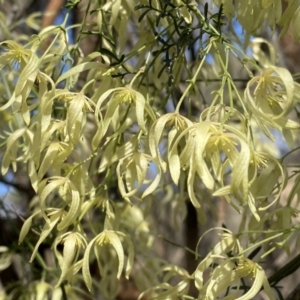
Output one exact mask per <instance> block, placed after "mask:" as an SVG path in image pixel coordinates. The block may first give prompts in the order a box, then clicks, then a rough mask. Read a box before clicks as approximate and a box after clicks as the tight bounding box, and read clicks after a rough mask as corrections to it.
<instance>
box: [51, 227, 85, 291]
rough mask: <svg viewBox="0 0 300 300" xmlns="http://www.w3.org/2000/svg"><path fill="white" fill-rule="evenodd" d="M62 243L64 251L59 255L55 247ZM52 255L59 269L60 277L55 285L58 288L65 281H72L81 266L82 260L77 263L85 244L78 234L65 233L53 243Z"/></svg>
mask: <svg viewBox="0 0 300 300" xmlns="http://www.w3.org/2000/svg"><path fill="white" fill-rule="evenodd" d="M60 243H63V245H64V249H63V253H62V254H61V253H60V252H59V251H58V250H57V245H58V244H60ZM53 245H54V253H55V256H56V258H57V260H58V263H59V266H60V268H61V275H60V278H59V280H58V282H57V284H56V287H57V286H59V285H60V284H61V283H62V282H63V281H64V280H65V279H67V280H68V281H69V282H70V281H71V280H72V277H73V275H74V274H76V273H77V272H78V271H79V269H80V268H81V265H82V260H81V261H77V260H78V257H79V254H80V250H81V249H83V248H86V246H87V242H86V240H85V238H84V237H83V236H82V235H81V234H80V233H79V232H67V233H64V234H62V235H60V236H58V237H57V238H56V239H55V241H54V244H53Z"/></svg>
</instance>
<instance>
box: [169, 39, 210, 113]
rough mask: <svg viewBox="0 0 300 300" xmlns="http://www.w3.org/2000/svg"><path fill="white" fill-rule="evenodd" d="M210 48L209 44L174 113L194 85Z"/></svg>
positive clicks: (177, 110)
mask: <svg viewBox="0 0 300 300" xmlns="http://www.w3.org/2000/svg"><path fill="white" fill-rule="evenodd" d="M211 46H212V44H211V43H210V44H209V45H208V46H207V47H206V49H205V55H204V56H203V58H202V60H201V62H200V64H199V66H198V69H197V70H196V72H195V75H194V77H193V78H192V79H191V80H190V83H189V85H188V86H187V88H186V89H185V91H184V93H183V94H182V96H181V97H180V99H179V101H178V104H177V106H176V109H175V113H178V112H179V109H180V106H181V104H182V102H183V100H184V98H185V96H186V95H187V93H188V92H189V90H190V89H191V87H192V86H194V85H195V83H196V79H197V77H198V75H199V73H200V70H201V68H202V65H203V63H204V61H205V58H206V55H207V54H208V52H209V50H210V48H211Z"/></svg>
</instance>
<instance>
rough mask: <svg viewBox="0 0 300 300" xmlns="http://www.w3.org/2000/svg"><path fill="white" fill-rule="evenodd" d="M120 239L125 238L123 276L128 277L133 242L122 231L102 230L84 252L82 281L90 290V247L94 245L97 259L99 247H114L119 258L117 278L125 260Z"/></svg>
mask: <svg viewBox="0 0 300 300" xmlns="http://www.w3.org/2000/svg"><path fill="white" fill-rule="evenodd" d="M121 239H122V240H125V241H126V242H127V245H128V259H127V265H126V272H125V276H126V278H128V276H129V274H130V272H131V269H132V265H133V258H134V247H133V244H132V242H131V240H130V238H128V237H127V236H126V235H125V234H124V233H123V232H120V231H113V230H104V231H103V232H102V233H100V234H99V235H97V236H96V237H95V238H94V239H92V240H91V242H90V243H89V245H88V246H87V249H86V251H85V253H84V257H83V265H82V274H83V279H84V282H85V284H86V286H87V288H88V289H89V290H91V287H92V277H91V274H90V262H89V258H90V251H91V249H92V247H94V251H95V256H96V258H97V260H99V258H100V255H101V247H103V246H105V245H111V246H112V247H113V248H114V250H115V251H116V253H117V256H118V260H119V266H118V273H117V278H120V276H121V273H122V270H123V267H124V261H125V257H124V250H123V246H122V242H121ZM98 265H99V266H100V265H101V264H100V262H99V261H98Z"/></svg>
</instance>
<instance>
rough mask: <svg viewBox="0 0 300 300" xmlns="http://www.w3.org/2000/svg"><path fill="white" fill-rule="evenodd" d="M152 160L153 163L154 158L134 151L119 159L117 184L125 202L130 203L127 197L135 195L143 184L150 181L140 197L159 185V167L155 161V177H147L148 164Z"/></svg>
mask: <svg viewBox="0 0 300 300" xmlns="http://www.w3.org/2000/svg"><path fill="white" fill-rule="evenodd" d="M153 162H154V163H155V160H154V159H153V158H152V157H151V156H150V155H149V154H146V153H142V152H134V153H132V154H130V155H128V156H126V157H124V158H121V159H120V160H119V163H118V166H117V175H118V186H119V190H120V192H121V195H122V197H123V198H124V199H125V200H126V201H127V202H129V203H130V199H129V197H131V196H133V195H135V194H136V193H137V192H138V191H139V190H140V188H141V186H142V185H143V184H145V185H148V184H149V183H150V184H149V185H148V187H147V188H146V189H145V191H144V192H143V194H142V196H141V198H144V197H146V196H147V195H149V194H151V193H152V192H153V191H154V190H155V189H156V188H157V186H158V185H159V183H160V179H161V169H160V166H159V165H158V164H157V163H156V169H157V173H156V175H155V178H154V179H152V178H149V179H147V172H148V169H149V166H150V164H151V163H153ZM149 177H150V176H149Z"/></svg>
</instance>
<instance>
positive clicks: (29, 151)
mask: <svg viewBox="0 0 300 300" xmlns="http://www.w3.org/2000/svg"><path fill="white" fill-rule="evenodd" d="M79 2H80V1H68V3H67V4H66V7H67V8H68V9H69V11H72V9H74V8H75V7H76V6H77V5H78V4H79ZM211 2H212V1H211ZM286 2H287V8H286V9H285V10H284V11H282V8H281V1H280V0H277V1H274V0H272V1H267V0H260V1H257V0H255V1H244V0H241V1H232V0H215V1H214V3H205V2H202V1H183V0H172V1H171V0H170V1H169V0H141V1H140V2H134V1H132V0H126V1H121V0H115V1H112V0H106V1H104V0H103V1H91V0H90V1H89V2H88V6H87V10H86V13H85V18H84V20H83V23H82V24H81V25H80V31H79V35H78V38H77V40H76V43H75V44H74V45H70V44H69V42H68V36H67V32H68V31H70V30H71V28H73V27H76V28H77V27H78V26H74V25H72V26H71V27H66V20H65V21H64V22H63V24H61V25H60V26H51V27H48V28H44V29H42V30H41V31H40V32H39V33H38V34H33V35H31V36H24V35H23V36H20V35H18V34H15V33H13V31H12V30H10V28H6V31H5V32H6V40H5V41H3V42H1V44H0V46H1V49H2V50H1V56H0V69H1V71H0V72H1V83H0V90H1V107H0V111H1V113H2V118H4V119H5V122H3V123H2V124H1V135H2V136H1V138H2V141H1V145H2V147H3V158H2V168H1V172H2V174H3V176H4V178H5V175H6V174H9V173H10V172H11V171H13V172H15V173H16V174H17V173H18V172H21V173H22V174H23V176H26V178H29V180H30V183H31V186H32V188H33V190H34V192H35V195H36V196H35V197H33V199H32V201H31V203H30V206H29V209H30V214H29V216H28V217H27V219H26V221H24V223H23V226H22V229H21V231H20V237H19V243H22V244H21V246H20V247H21V248H20V249H22V251H23V252H24V259H25V257H26V256H27V255H25V253H28V251H31V257H30V261H31V262H35V261H37V262H38V264H39V265H40V271H39V273H38V275H37V276H36V277H35V279H34V280H31V281H29V282H27V283H26V280H25V285H26V288H25V285H24V283H23V284H22V282H20V283H19V284H16V285H15V286H13V287H9V288H7V290H6V293H7V294H6V295H5V296H3V297H6V298H5V299H16V297H18V298H17V299H23V298H24V299H44V298H45V297H46V296H45V295H48V296H51V297H52V298H51V299H67V297H69V299H82V297H83V295H92V297H95V295H97V294H100V295H101V296H103V298H104V299H114V298H115V297H116V295H117V293H118V284H119V282H120V281H119V279H120V278H121V277H123V276H125V277H126V278H127V279H129V278H130V280H133V281H135V284H136V286H137V288H138V289H139V291H140V293H141V294H140V298H139V299H142V298H143V299H211V300H213V299H217V298H220V299H239V300H242V299H243V300H244V299H252V298H253V297H255V295H256V294H258V293H259V292H260V291H261V290H264V292H265V293H266V294H267V297H268V298H269V299H275V298H276V297H277V296H276V294H277V295H278V297H280V296H281V292H280V289H278V287H277V283H278V282H279V281H280V280H281V279H282V278H284V277H285V276H287V275H289V274H290V273H291V272H293V271H294V270H295V265H296V266H298V265H299V262H298V259H297V260H294V261H293V262H294V263H293V264H292V265H290V267H291V268H290V269H288V270H286V269H284V271H282V272H281V271H280V270H279V271H278V272H277V273H275V274H274V275H272V276H271V277H270V278H269V280H268V279H267V277H266V272H265V270H264V266H263V264H262V261H263V259H264V258H265V257H267V256H268V255H270V254H271V253H272V252H273V251H275V250H278V249H283V250H284V251H286V252H287V254H290V252H292V251H294V249H293V247H294V246H293V245H294V241H295V240H296V242H297V243H298V241H299V223H297V222H296V216H297V214H298V212H299V211H298V209H297V207H298V201H299V188H298V182H299V179H300V177H299V171H298V169H299V167H294V169H293V170H294V171H293V173H291V172H290V171H289V168H288V167H287V166H286V165H285V164H284V160H285V158H286V157H288V156H289V155H290V154H291V153H293V152H294V151H295V150H297V148H295V149H294V147H295V140H294V137H295V134H294V133H295V132H298V131H297V130H298V129H299V124H298V122H296V121H295V120H292V118H291V113H292V111H293V110H294V109H295V108H296V105H297V103H298V102H299V100H300V88H299V84H298V83H297V82H296V81H295V80H294V78H293V75H291V74H290V72H289V71H288V70H287V69H285V68H283V67H280V66H278V65H277V57H276V54H275V50H274V49H273V46H272V45H271V44H270V42H268V41H264V40H263V39H261V38H253V36H255V35H256V36H258V35H259V34H260V33H261V32H262V28H263V29H265V30H267V29H270V30H271V31H272V32H273V33H274V32H275V31H276V26H281V27H282V28H283V29H282V31H281V34H282V35H284V34H286V32H287V30H288V28H289V26H290V24H293V35H294V38H295V40H297V41H298V40H299V32H300V30H299V29H298V26H299V21H297V18H298V15H299V11H300V6H299V3H298V1H296V0H290V1H286ZM89 16H91V20H92V21H91V22H90V24H88V22H87V20H86V18H87V17H89ZM0 17H1V20H2V19H3V18H4V15H1V16H0ZM67 17H68V15H67ZM67 17H66V18H67ZM28 20H29V21H28ZM236 20H238V21H239V23H240V24H241V26H242V27H243V30H244V34H243V38H241V37H240V36H239V35H238V34H237V29H236V26H237V25H235V26H234V24H236ZM27 24H28V25H29V26H31V27H33V28H36V19H34V18H32V17H29V19H27ZM1 26H4V22H2V21H1ZM12 26H13V25H12ZM89 35H96V36H98V44H97V51H95V52H92V53H89V54H87V55H84V54H83V53H82V51H81V50H80V45H81V43H82V42H84V39H85V38H86V36H89ZM263 44H264V45H266V46H267V48H268V51H267V53H266V52H264V51H262V47H261V46H262V45H263ZM249 49H250V50H251V51H249ZM247 53H248V54H247ZM249 53H250V54H249ZM64 65H68V66H70V67H69V69H68V70H67V71H66V72H62V69H63V67H64ZM244 83H245V84H246V85H244ZM274 129H276V130H277V131H278V132H280V134H282V136H283V137H284V139H285V141H286V143H287V144H288V146H289V147H290V148H291V149H292V150H291V151H290V152H289V153H287V154H286V155H285V156H283V157H282V158H280V159H279V158H278V157H276V156H275V155H274V151H270V149H275V137H274ZM262 135H265V136H266V137H267V138H268V139H269V141H268V145H269V146H268V147H269V150H268V147H265V148H264V149H262V148H263V146H262V145H261V144H260V143H259V141H258V140H259V136H262ZM272 147H273V148H272ZM25 174H26V175H25ZM294 177H295V180H294V183H293V187H292V189H291V190H290V192H289V195H288V198H287V199H283V196H282V193H283V190H284V189H285V188H286V186H287V185H288V184H289V183H290V182H292V181H291V180H293V179H294ZM207 195H208V196H207ZM294 198H296V199H294ZM222 201H226V202H227V203H228V204H229V205H230V206H232V207H233V208H234V209H235V211H236V212H235V214H236V215H235V217H236V218H238V215H241V218H239V219H240V225H239V227H238V228H236V230H235V231H234V232H233V231H230V230H229V229H227V228H226V227H225V226H223V227H215V228H211V229H210V230H209V231H207V232H206V233H213V232H220V235H219V242H218V243H216V245H214V246H212V247H211V250H210V251H208V252H207V253H206V256H205V257H202V256H201V257H200V256H199V254H198V246H201V241H202V238H203V237H204V236H206V233H205V234H204V235H203V237H202V238H200V240H199V242H198V245H197V249H188V251H191V252H192V253H194V254H195V256H196V260H197V266H196V268H195V270H194V271H193V272H189V271H188V270H186V269H185V268H184V267H183V266H182V265H181V266H180V265H175V264H173V263H170V262H168V261H165V260H162V259H161V260H160V259H159V257H158V254H157V253H156V252H155V251H154V249H153V245H154V240H156V233H155V230H156V229H155V216H154V215H153V214H152V213H151V207H152V206H153V205H156V206H159V209H160V210H164V209H169V208H167V204H168V203H171V206H170V207H171V208H172V209H171V211H170V215H172V216H173V217H174V220H175V221H176V220H177V221H178V220H180V222H181V224H182V222H183V221H184V219H185V216H186V211H187V208H186V206H187V205H188V202H191V203H192V205H193V206H194V208H195V209H196V210H197V214H198V220H199V222H200V223H202V224H204V223H206V222H207V212H208V211H212V212H213V213H215V211H216V206H217V204H216V203H218V202H222ZM175 221H174V223H176V222H175ZM210 224H211V223H210ZM177 225H178V222H177ZM174 226H175V225H174ZM35 234H37V235H38V237H36V235H35ZM170 243H172V241H170ZM22 245H23V246H22ZM42 245H47V246H48V248H50V247H51V255H52V258H53V261H54V262H52V264H51V263H49V261H46V260H45V257H44V256H43V254H41V252H40V251H39V249H40V247H41V246H42ZM178 246H180V245H178ZM183 247H184V246H183ZM15 251H16V249H9V248H7V247H4V246H3V247H1V248H0V255H1V260H0V269H5V268H7V266H8V265H9V264H10V263H11V260H12V256H13V255H17V254H16V253H15ZM28 259H29V258H28ZM95 262H96V264H97V268H98V271H97V272H99V274H98V275H95V274H96V273H95V272H94V271H91V267H92V266H93V265H94V263H95ZM32 268H34V265H32ZM58 270H59V271H58ZM93 272H94V273H93ZM280 272H281V273H280ZM130 274H131V275H130ZM99 277H100V278H101V279H100V280H99ZM83 283H84V284H85V286H86V287H85V286H84V285H83ZM193 286H195V288H196V291H197V292H196V293H194V292H192V290H193V288H192V287H193ZM86 288H87V290H86ZM24 289H26V292H22V293H24V294H23V296H20V290H22V291H23V290H24ZM3 293H4V292H3ZM89 293H91V294H89ZM22 297H23V298H22ZM26 297H27V298H26Z"/></svg>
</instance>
